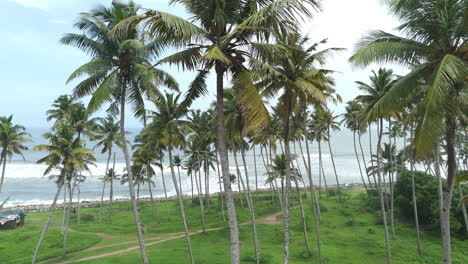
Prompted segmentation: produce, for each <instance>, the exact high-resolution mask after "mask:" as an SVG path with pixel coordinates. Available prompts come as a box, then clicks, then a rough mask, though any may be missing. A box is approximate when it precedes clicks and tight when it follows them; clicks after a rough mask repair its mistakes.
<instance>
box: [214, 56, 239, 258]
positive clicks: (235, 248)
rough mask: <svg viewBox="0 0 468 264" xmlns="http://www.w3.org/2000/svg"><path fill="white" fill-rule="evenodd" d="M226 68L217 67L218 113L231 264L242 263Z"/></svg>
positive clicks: (219, 148) (219, 147)
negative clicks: (231, 165) (227, 130)
mask: <svg viewBox="0 0 468 264" xmlns="http://www.w3.org/2000/svg"><path fill="white" fill-rule="evenodd" d="M224 72H225V70H224V67H223V66H222V65H221V64H220V63H217V65H216V111H217V115H218V126H217V127H218V137H217V139H218V151H219V156H220V157H221V170H222V172H223V183H224V192H225V195H226V205H227V211H228V217H229V232H230V235H231V264H239V263H240V244H239V228H238V226H237V216H236V208H235V204H234V198H233V196H232V189H231V180H230V177H229V160H228V153H227V148H226V133H225V127H224V90H223V89H224V85H223V77H224Z"/></svg>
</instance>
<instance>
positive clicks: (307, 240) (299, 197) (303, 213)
mask: <svg viewBox="0 0 468 264" xmlns="http://www.w3.org/2000/svg"><path fill="white" fill-rule="evenodd" d="M294 184H295V185H296V191H297V198H298V199H299V207H300V209H301V218H302V228H303V230H304V242H305V244H306V248H307V252H309V254H312V250H311V249H310V243H309V235H308V233H307V219H306V216H305V212H304V204H303V203H302V196H301V191H300V189H299V184H298V183H297V179H296V178H294Z"/></svg>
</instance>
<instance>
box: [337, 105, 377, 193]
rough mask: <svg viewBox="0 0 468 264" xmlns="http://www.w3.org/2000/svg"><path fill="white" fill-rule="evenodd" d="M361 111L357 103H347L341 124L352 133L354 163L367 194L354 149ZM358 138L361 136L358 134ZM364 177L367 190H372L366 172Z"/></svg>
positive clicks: (359, 160)
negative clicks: (355, 162) (367, 182)
mask: <svg viewBox="0 0 468 264" xmlns="http://www.w3.org/2000/svg"><path fill="white" fill-rule="evenodd" d="M361 110H362V109H361V108H360V105H359V104H358V103H357V101H355V100H353V101H349V102H348V103H347V105H346V107H345V111H346V112H345V113H344V114H343V119H342V121H341V122H342V123H344V124H345V126H346V128H348V129H349V130H351V131H352V132H353V146H354V154H355V155H356V161H357V163H358V167H359V173H360V175H361V180H362V184H363V185H364V188H365V189H366V192H367V193H369V190H368V189H367V184H366V181H365V180H364V175H363V174H362V168H361V159H360V158H359V155H358V151H357V147H356V132H357V133H359V131H360V124H359V115H360V114H361ZM359 136H361V135H360V134H359ZM364 163H365V161H364ZM366 175H367V180H368V181H369V189H372V184H371V182H370V179H369V174H368V173H367V172H366Z"/></svg>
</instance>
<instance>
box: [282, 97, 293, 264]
mask: <svg viewBox="0 0 468 264" xmlns="http://www.w3.org/2000/svg"><path fill="white" fill-rule="evenodd" d="M291 100H292V98H291V92H290V90H286V93H285V105H286V107H285V111H284V120H283V121H284V127H283V131H284V133H283V134H284V151H285V157H286V160H285V162H286V170H285V174H286V175H285V181H286V186H285V189H284V210H283V217H284V251H283V252H284V255H283V263H284V264H288V263H289V235H290V230H289V225H290V216H289V191H290V189H291V168H290V165H291V151H290V149H289V116H290V112H291V103H292V102H291Z"/></svg>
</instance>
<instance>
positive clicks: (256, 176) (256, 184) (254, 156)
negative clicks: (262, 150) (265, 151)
mask: <svg viewBox="0 0 468 264" xmlns="http://www.w3.org/2000/svg"><path fill="white" fill-rule="evenodd" d="M252 148H253V160H254V172H255V192H257V194H258V174H257V154H256V153H255V143H253V146H252Z"/></svg>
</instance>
